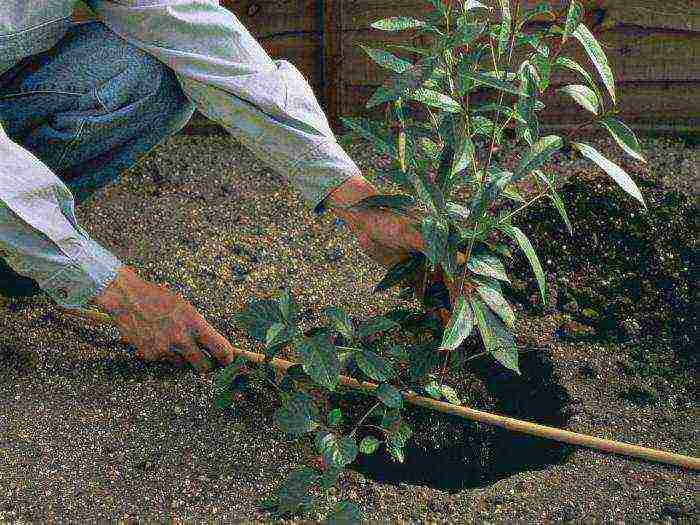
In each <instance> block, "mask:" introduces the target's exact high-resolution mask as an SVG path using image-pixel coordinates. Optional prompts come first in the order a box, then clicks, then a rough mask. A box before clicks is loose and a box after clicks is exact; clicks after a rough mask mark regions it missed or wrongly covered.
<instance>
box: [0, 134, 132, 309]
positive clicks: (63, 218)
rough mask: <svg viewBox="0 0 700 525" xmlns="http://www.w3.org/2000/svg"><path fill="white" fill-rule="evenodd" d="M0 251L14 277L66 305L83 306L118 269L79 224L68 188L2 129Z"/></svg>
mask: <svg viewBox="0 0 700 525" xmlns="http://www.w3.org/2000/svg"><path fill="white" fill-rule="evenodd" d="M0 250H1V251H2V256H3V258H4V259H5V260H6V261H7V263H8V264H9V265H10V266H11V267H12V268H13V269H14V270H15V271H16V272H17V273H19V274H20V275H24V276H27V277H30V278H32V279H34V280H35V281H37V282H38V283H39V286H40V287H41V288H42V290H44V291H45V292H46V293H47V294H49V295H50V296H51V297H52V298H53V299H54V300H55V301H56V302H58V303H59V304H62V305H64V306H69V307H78V306H83V305H84V304H86V303H87V302H88V301H89V300H90V299H91V298H92V297H94V296H95V295H97V294H98V293H100V292H101V291H102V290H103V289H104V288H105V287H106V286H107V285H108V284H109V283H110V282H111V280H112V279H113V278H114V277H115V275H116V270H117V269H118V268H119V267H121V266H122V264H121V262H120V261H119V260H118V259H117V258H116V257H114V255H112V254H111V253H109V252H108V251H107V250H105V249H104V248H102V247H101V246H100V245H99V244H98V243H96V242H95V241H93V240H92V239H90V237H89V236H88V235H87V233H86V232H85V231H84V230H83V229H82V228H81V227H80V226H79V225H78V222H77V219H76V217H75V214H74V204H73V198H72V196H71V194H70V191H69V190H68V188H66V186H65V185H64V184H63V183H62V182H61V181H60V179H58V177H56V175H54V174H53V173H52V172H51V171H50V170H49V168H48V167H47V166H46V165H45V164H43V163H42V162H41V161H40V160H39V159H37V158H36V157H34V156H33V155H32V154H31V153H29V152H28V151H26V150H24V149H23V148H21V147H20V146H19V145H18V144H15V143H14V142H13V141H11V140H10V138H9V137H7V135H6V134H5V133H4V130H3V129H2V126H0Z"/></svg>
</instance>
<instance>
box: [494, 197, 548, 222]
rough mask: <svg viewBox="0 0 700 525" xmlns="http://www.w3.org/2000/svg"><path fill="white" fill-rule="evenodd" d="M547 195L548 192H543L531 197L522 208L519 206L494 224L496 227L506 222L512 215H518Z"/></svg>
mask: <svg viewBox="0 0 700 525" xmlns="http://www.w3.org/2000/svg"><path fill="white" fill-rule="evenodd" d="M548 194H549V191H543V192H542V193H540V194H539V195H537V196H535V197H533V198H532V199H531V200H530V201H529V202H526V203H525V204H523V205H522V206H520V207H519V208H517V209H516V210H514V211H512V212H511V213H508V214H507V215H504V216H503V217H501V218H500V219H499V220H498V222H497V223H496V226H498V225H499V224H502V223H504V222H505V221H507V220H508V219H510V218H511V217H512V216H513V215H515V214H517V213H520V212H521V211H522V210H524V209H525V208H527V207H528V206H530V205H531V204H532V203H533V202H536V201H538V200H539V199H541V198H542V197H545V196H547V195H548Z"/></svg>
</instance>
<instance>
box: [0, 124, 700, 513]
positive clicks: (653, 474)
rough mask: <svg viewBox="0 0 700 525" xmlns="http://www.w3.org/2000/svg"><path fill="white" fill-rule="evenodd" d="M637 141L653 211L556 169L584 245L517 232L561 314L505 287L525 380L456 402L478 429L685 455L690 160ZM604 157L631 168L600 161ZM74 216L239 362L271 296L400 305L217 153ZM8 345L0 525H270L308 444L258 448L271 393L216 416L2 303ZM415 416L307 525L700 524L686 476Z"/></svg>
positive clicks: (368, 267) (57, 319)
mask: <svg viewBox="0 0 700 525" xmlns="http://www.w3.org/2000/svg"><path fill="white" fill-rule="evenodd" d="M643 142H644V143H643V146H644V148H645V150H646V152H647V154H648V157H649V160H650V162H649V165H648V167H642V168H640V167H639V166H638V165H637V164H630V163H627V168H628V171H629V173H630V175H631V176H632V177H633V178H634V179H635V180H637V181H640V182H639V186H640V188H641V190H642V192H643V193H644V196H645V198H646V199H647V202H648V205H649V214H648V216H646V217H641V216H640V212H639V207H638V206H637V205H635V204H634V203H633V202H632V201H631V199H630V198H629V197H627V196H625V195H623V194H622V192H620V191H619V190H617V189H614V188H613V184H612V183H611V182H608V180H607V179H606V178H604V177H597V176H595V174H594V173H592V172H591V171H590V168H587V169H586V171H585V172H584V171H583V170H582V164H580V163H578V161H576V160H571V159H568V158H565V157H562V158H560V159H559V162H558V167H559V171H560V174H561V175H562V177H564V178H568V179H569V182H568V183H567V184H566V185H565V186H564V187H563V189H562V191H564V192H565V196H564V198H565V201H567V202H569V198H571V202H572V206H571V208H570V214H571V217H572V222H573V223H574V230H575V232H576V233H575V235H576V237H574V238H573V239H569V238H568V237H567V235H568V234H566V231H565V229H564V227H563V226H562V225H560V222H559V220H558V218H556V217H554V216H552V217H551V218H552V220H551V221H548V222H546V223H543V222H541V221H537V225H538V228H546V231H540V230H534V229H531V230H529V231H528V234H529V235H530V236H531V238H532V239H533V243H535V245H536V248H538V250H539V251H540V258H541V260H542V262H543V265H544V267H545V271H546V272H547V275H548V280H549V281H550V283H551V284H553V285H554V286H551V287H550V288H551V289H552V290H556V297H552V298H553V299H555V301H552V304H553V305H554V306H552V307H551V308H548V309H542V308H541V307H540V306H539V304H538V303H537V301H536V294H535V293H534V289H530V288H528V286H527V285H525V284H520V283H519V280H515V281H514V283H513V284H514V286H513V287H512V288H511V289H509V290H507V292H508V293H509V294H510V297H511V298H512V299H513V300H514V301H515V304H516V305H517V314H518V318H519V321H518V323H519V325H518V330H517V333H521V334H523V337H522V339H521V340H520V341H519V342H520V344H521V345H523V346H526V347H528V348H529V349H530V350H528V353H526V354H525V355H524V356H523V357H522V363H521V367H522V370H523V374H522V376H521V377H519V378H516V377H514V376H513V375H511V374H510V373H509V372H507V371H503V370H500V369H498V368H496V367H493V366H492V365H491V364H490V363H489V362H487V361H486V362H481V363H478V364H476V365H474V366H472V367H471V368H469V369H467V370H466V371H465V373H464V374H463V375H462V376H460V377H459V378H453V379H454V382H453V384H454V385H455V387H456V388H457V390H458V392H459V394H460V395H461V397H462V399H463V400H464V401H465V403H466V404H467V405H469V406H473V407H475V408H483V409H486V410H493V411H496V412H498V413H503V414H508V415H513V416H515V417H519V418H522V419H529V420H532V421H537V422H541V423H545V424H549V425H554V426H561V427H563V428H567V429H570V430H573V431H576V432H584V433H590V434H593V435H596V436H601V437H605V438H610V439H617V440H621V441H627V442H631V443H636V444H640V445H644V446H649V447H654V448H661V449H665V450H669V451H674V452H679V453H684V454H689V455H692V454H694V453H695V449H694V447H695V444H696V426H697V411H696V402H697V385H696V383H695V378H696V377H697V357H696V354H695V353H693V352H692V351H690V350H692V348H693V347H692V345H693V344H694V342H695V341H696V340H697V332H696V330H697V319H696V318H694V317H693V315H692V313H693V311H694V310H695V309H696V308H695V307H696V304H695V302H694V301H695V298H694V297H695V296H694V295H693V294H694V293H696V288H695V287H696V285H697V283H696V282H695V281H694V280H693V279H695V277H693V276H692V274H691V270H690V269H691V268H693V267H695V265H696V263H697V247H696V246H695V245H694V244H693V243H694V228H696V223H697V211H696V208H695V206H694V204H693V197H692V196H689V195H690V194H691V193H692V191H697V180H698V173H697V170H698V149H697V146H692V145H687V144H684V143H682V142H679V141H672V140H668V139H654V140H645V141H643ZM596 147H598V148H599V149H600V150H601V151H604V152H606V154H607V155H609V157H610V158H612V159H613V160H616V162H620V163H621V164H625V161H623V160H622V159H621V157H620V156H618V155H617V154H616V153H615V149H614V148H613V147H612V143H609V142H606V141H596ZM368 150H369V148H367V147H366V145H364V144H361V143H358V144H353V145H352V146H350V147H349V151H350V152H351V155H352V156H353V157H354V158H356V159H357V160H358V162H359V163H360V165H361V166H362V167H363V169H364V171H365V172H367V173H368V175H369V176H370V177H371V176H372V169H371V167H372V166H373V165H376V163H377V162H380V159H377V158H376V157H375V156H373V155H369V154H368V153H367V152H368ZM582 180H585V186H584V185H581V181H582ZM693 181H694V182H693ZM378 183H380V184H382V183H383V182H382V181H378ZM676 190H680V191H679V192H677V191H676ZM603 195H604V198H602V199H599V198H600V197H602V196H603ZM695 198H696V197H695ZM599 201H605V202H607V203H608V204H607V206H608V207H607V208H599V207H596V206H595V204H596V202H599ZM633 211H634V215H632V212H633ZM531 213H533V214H547V216H549V215H550V212H549V211H545V210H544V209H539V208H533V210H532V211H531ZM80 215H81V217H82V218H83V223H84V224H85V225H86V226H87V228H88V229H89V230H90V231H91V232H93V234H94V236H95V237H96V238H97V239H99V240H100V241H101V242H103V243H104V244H105V245H106V246H108V247H109V248H111V249H113V250H114V251H115V252H116V253H118V254H120V255H121V256H122V257H123V259H124V260H125V261H126V262H128V263H129V264H132V265H134V266H136V267H137V268H138V269H139V271H140V273H141V274H142V275H143V276H145V277H147V278H150V279H153V280H156V281H164V282H168V283H169V284H170V285H171V286H172V288H173V289H175V290H176V291H178V292H179V293H182V294H183V295H184V296H185V297H187V298H188V299H189V300H191V301H192V302H193V303H194V304H195V305H196V306H197V307H198V308H200V309H201V311H202V312H203V313H205V314H206V315H207V317H208V318H209V319H210V320H211V321H212V322H213V323H214V324H215V325H216V326H217V327H218V328H220V329H221V330H222V332H223V333H224V334H225V335H226V336H228V337H230V338H231V340H233V341H234V342H235V343H236V344H238V345H240V346H243V347H246V348H248V347H249V346H250V342H249V341H248V340H247V339H246V338H245V337H244V336H243V334H242V333H241V332H240V331H238V330H237V329H236V328H235V327H234V324H233V323H232V322H231V314H232V313H234V312H236V311H238V310H240V308H241V307H242V305H243V303H245V302H247V301H248V300H250V299H251V298H255V297H268V296H271V295H273V294H275V293H276V290H277V289H278V288H279V287H280V286H282V285H289V286H290V287H291V289H292V291H293V293H294V294H295V295H296V297H297V299H298V301H299V303H300V305H301V306H302V315H303V317H304V318H305V319H306V320H307V321H309V322H313V321H314V320H315V319H317V318H318V317H319V315H320V312H321V310H322V309H323V308H324V307H326V306H329V305H331V304H333V305H336V306H342V307H346V308H347V309H349V310H350V311H352V312H353V313H354V315H356V316H358V317H365V316H368V315H371V314H373V313H375V312H378V311H381V310H382V309H384V308H385V307H388V306H390V305H393V304H397V303H398V302H399V299H398V298H397V297H396V295H395V294H389V295H385V296H373V295H372V293H371V290H372V286H373V284H374V283H375V282H376V280H377V276H378V275H380V269H379V268H378V267H377V266H376V265H374V264H373V263H371V262H370V261H368V260H367V259H366V258H365V257H364V256H363V255H362V254H360V253H359V251H358V249H357V246H356V244H355V242H354V241H353V239H352V238H351V236H350V235H349V233H348V232H347V230H346V229H344V228H342V226H341V225H340V224H338V223H337V221H335V220H334V219H333V218H332V217H330V216H323V217H321V218H316V217H314V216H312V214H311V213H310V212H309V211H308V210H306V209H305V208H304V206H303V205H302V204H301V202H300V200H299V197H298V194H297V193H296V192H294V191H293V190H291V189H290V188H289V186H288V185H287V184H285V183H283V182H281V179H280V178H279V177H278V176H277V175H274V174H272V173H271V172H270V171H269V170H268V169H266V168H265V167H264V166H263V165H262V164H261V163H260V162H259V161H258V160H256V159H254V158H253V157H252V156H251V155H250V154H249V153H248V152H246V151H245V150H243V149H242V147H241V146H240V145H239V144H238V143H236V142H235V141H234V140H233V139H231V138H228V137H183V136H179V137H174V138H172V139H170V140H169V141H167V142H166V143H164V144H163V145H161V146H160V147H159V148H157V149H156V150H155V151H154V152H153V153H152V154H150V155H149V156H148V157H147V158H146V159H145V160H144V162H143V163H142V164H141V165H140V166H139V167H138V168H136V169H134V170H132V171H131V172H130V173H129V174H128V176H126V177H125V178H124V179H123V180H122V181H121V182H120V183H119V184H118V185H116V186H114V187H112V188H110V189H108V190H106V191H105V192H104V194H103V196H102V198H101V199H100V200H99V201H94V202H91V203H89V204H88V205H86V206H85V207H83V208H82V209H81V210H80ZM606 228H608V229H611V230H612V232H613V233H614V235H609V232H606V231H605V229H606ZM552 235H554V236H555V237H554V238H555V241H551V242H550V243H548V244H545V243H543V241H541V239H542V238H547V239H551V238H552ZM636 254H639V257H640V259H639V260H638V261H637V262H636V264H630V260H635V259H634V258H635V257H636V256H637V255H636ZM661 255H663V257H661ZM529 271H530V270H529V268H528V266H527V264H526V263H525V262H524V261H520V260H518V259H516V260H515V262H514V267H513V268H512V269H511V272H512V274H513V275H518V273H520V275H523V281H529V280H530V277H529V273H528V272H529ZM319 276H323V279H320V278H319ZM604 278H607V279H610V282H609V283H606V284H605V285H603V284H601V279H604ZM533 296H534V297H533ZM628 298H629V299H631V300H628ZM0 330H1V331H0V333H2V336H0V399H1V400H2V403H0V491H1V494H2V495H1V496H0V521H3V520H10V521H13V520H20V521H47V520H54V519H58V520H71V521H74V520H87V519H91V520H92V519H98V520H99V519H102V520H107V519H110V520H116V519H123V520H125V521H128V520H129V519H136V518H139V519H145V520H149V521H165V520H169V519H176V520H186V521H190V520H194V521H209V520H228V521H230V520H232V519H234V518H236V519H247V520H264V519H268V518H269V515H267V514H266V513H265V512H264V511H262V510H260V509H259V508H257V506H256V502H257V501H258V499H259V498H260V496H262V495H264V494H266V493H268V492H270V491H271V490H272V489H273V488H275V487H276V486H277V484H278V483H279V481H280V479H281V478H282V477H283V476H284V474H285V473H286V471H287V470H288V469H289V468H290V466H291V465H292V464H294V463H298V462H299V461H300V460H302V461H303V459H304V458H305V457H306V456H305V454H306V448H305V446H304V445H303V444H299V443H297V442H294V441H290V440H289V439H288V438H285V436H284V435H282V434H281V433H280V432H279V431H278V430H276V429H275V428H274V427H273V425H272V419H271V414H272V412H273V411H274V408H275V407H274V405H273V404H272V399H271V398H269V397H267V396H266V395H265V394H259V395H256V392H257V391H251V393H250V394H249V395H248V396H246V397H245V398H244V399H241V400H240V401H239V403H238V404H237V405H236V407H235V408H234V409H231V410H227V411H220V410H218V409H216V408H215V407H214V405H213V398H214V386H213V383H212V377H211V376H208V377H200V376H196V375H195V374H193V373H191V372H188V371H180V372H178V371H174V370H172V369H170V368H169V367H167V366H162V365H148V366H146V365H144V364H141V363H137V362H135V361H134V360H132V359H131V358H130V356H129V352H128V349H127V348H125V347H124V346H121V345H120V344H119V343H118V341H117V338H116V334H115V333H113V332H110V331H109V330H104V331H98V330H93V329H86V328H83V327H80V326H78V325H77V324H75V322H74V321H72V320H69V319H66V318H63V317H61V315H60V314H57V313H55V311H54V310H53V309H52V308H50V307H49V305H48V303H47V302H46V301H45V300H43V299H33V300H17V301H13V302H11V303H9V304H8V310H7V311H3V312H2V314H0ZM412 417H413V418H414V420H415V422H416V425H415V430H416V434H415V435H414V439H413V442H412V444H411V445H410V447H411V450H410V452H409V453H407V454H406V456H407V462H406V463H405V464H403V465H398V464H394V463H391V461H390V460H389V458H387V457H381V456H380V457H378V458H372V459H371V461H370V460H369V459H365V460H364V461H360V462H358V464H357V465H356V466H355V468H354V469H353V470H352V471H351V472H350V473H348V474H346V475H344V477H343V479H342V483H341V486H340V487H341V488H340V491H339V493H338V492H336V494H334V495H332V496H331V498H330V499H328V500H327V501H326V500H322V505H321V508H320V509H319V516H320V515H322V514H324V510H327V509H328V508H330V507H332V505H333V503H334V498H340V497H341V496H342V497H343V498H349V499H350V500H352V501H355V502H356V503H357V504H358V505H359V506H360V507H361V508H362V509H363V511H364V514H365V517H366V518H368V519H374V520H408V521H421V522H422V521H437V522H450V523H455V522H462V521H491V522H500V521H513V520H518V521H529V522H541V521H543V520H546V521H572V520H573V521H615V520H626V521H629V522H635V523H638V522H640V521H664V520H672V521H681V522H688V523H690V522H695V521H697V519H698V509H697V506H695V504H694V503H693V501H694V499H693V495H694V493H695V489H696V488H697V475H696V474H692V473H689V472H687V471H684V470H682V469H679V468H672V467H664V466H661V465H655V464H649V463H643V462H640V461H635V460H628V459H623V458H619V457H614V456H609V455H605V454H601V453H597V452H592V451H589V450H583V449H574V448H572V447H568V446H564V445H560V444H557V443H552V442H546V441H543V440H540V439H536V438H531V437H527V436H521V435H516V434H511V433H507V432H505V431H502V430H497V429H493V428H489V427H485V426H483V425H476V424H473V423H465V422H461V421H456V420H453V419H450V418H447V417H442V416H436V415H432V414H430V415H428V414H425V413H419V412H414V413H413V414H412Z"/></svg>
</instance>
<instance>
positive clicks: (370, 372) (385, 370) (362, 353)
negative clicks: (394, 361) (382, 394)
mask: <svg viewBox="0 0 700 525" xmlns="http://www.w3.org/2000/svg"><path fill="white" fill-rule="evenodd" d="M355 362H356V363H357V366H359V367H360V370H362V371H363V372H364V373H365V374H366V375H367V377H370V378H372V379H374V380H375V381H386V380H388V379H389V378H390V377H391V376H392V374H393V373H394V371H393V369H392V366H391V363H390V362H389V361H387V360H386V359H384V358H383V357H380V356H378V355H377V354H375V353H374V352H372V351H370V350H367V349H364V348H362V349H360V350H358V351H357V352H356V353H355Z"/></svg>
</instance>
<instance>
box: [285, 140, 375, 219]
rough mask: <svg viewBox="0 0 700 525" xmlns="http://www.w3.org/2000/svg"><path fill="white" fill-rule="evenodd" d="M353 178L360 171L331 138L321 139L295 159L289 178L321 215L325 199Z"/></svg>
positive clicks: (360, 174) (358, 174) (360, 173)
mask: <svg viewBox="0 0 700 525" xmlns="http://www.w3.org/2000/svg"><path fill="white" fill-rule="evenodd" d="M357 176H362V171H361V170H360V168H359V167H358V166H357V164H355V162H354V161H353V160H352V159H351V158H350V156H349V155H348V154H347V153H346V152H345V150H344V149H343V148H342V147H341V146H340V144H338V142H336V140H335V139H334V138H323V139H321V140H320V141H318V142H316V143H315V144H314V145H313V146H312V147H311V148H309V149H308V150H307V151H306V153H304V154H302V155H301V156H300V157H299V158H298V159H297V161H296V162H295V164H294V166H293V168H292V172H291V177H290V178H291V181H292V183H293V184H294V185H295V186H296V187H297V188H298V189H299V191H300V192H301V194H302V196H303V197H304V199H305V200H306V202H307V203H308V204H309V205H310V206H311V207H312V208H313V210H314V211H315V212H316V213H322V212H324V211H325V207H324V206H323V201H325V199H326V197H328V195H330V194H331V193H333V191H334V190H335V189H337V188H338V187H339V186H341V185H342V184H343V183H344V182H346V181H347V180H348V179H350V178H352V177H357Z"/></svg>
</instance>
